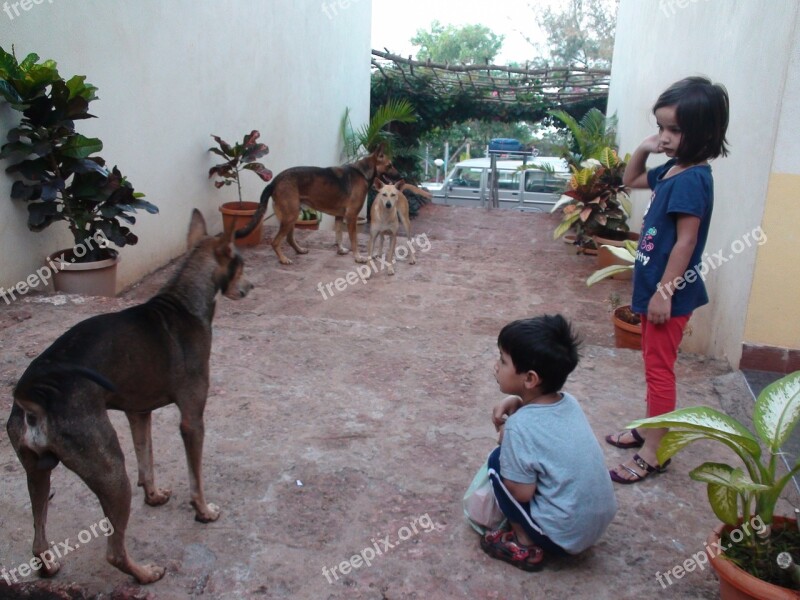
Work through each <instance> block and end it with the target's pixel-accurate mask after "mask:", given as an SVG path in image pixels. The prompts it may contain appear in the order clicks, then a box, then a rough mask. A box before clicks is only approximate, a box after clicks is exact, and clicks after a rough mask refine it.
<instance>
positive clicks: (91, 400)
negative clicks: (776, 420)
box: [7, 210, 253, 583]
mask: <svg viewBox="0 0 800 600" xmlns="http://www.w3.org/2000/svg"><path fill="white" fill-rule="evenodd" d="M232 240H233V231H230V232H227V233H226V234H225V235H224V236H223V237H221V238H220V237H209V236H208V235H207V234H206V225H205V221H204V220H203V217H202V215H201V214H200V213H199V212H198V211H197V210H195V211H194V212H193V213H192V220H191V225H190V227H189V236H188V243H189V250H188V252H187V256H186V259H185V260H184V262H183V264H182V265H181V267H180V268H179V269H178V271H177V272H176V274H175V275H174V276H173V278H172V280H171V281H170V282H169V283H167V284H166V285H165V286H164V287H163V288H162V289H161V291H160V292H159V293H158V294H156V295H155V296H154V297H153V298H151V299H150V300H149V301H147V302H145V303H144V304H140V305H138V306H133V307H131V308H128V309H126V310H123V311H120V312H116V313H109V314H104V315H98V316H96V317H92V318H90V319H87V320H85V321H82V322H80V323H78V324H77V325H75V326H74V327H72V328H71V329H70V330H69V331H67V332H66V333H64V334H63V335H62V336H61V337H59V338H58V339H57V340H56V341H55V342H53V344H52V345H51V346H50V347H49V348H48V349H47V350H45V351H44V352H42V354H40V355H39V356H38V357H37V358H35V359H34V360H33V362H31V364H30V365H29V366H28V368H27V369H26V370H25V373H23V375H22V377H21V378H20V380H19V383H18V384H17V386H16V388H15V389H14V404H13V406H12V409H11V416H10V417H9V419H8V424H7V429H8V435H9V437H10V438H11V444H12V445H13V446H14V450H16V452H17V456H19V460H20V462H22V465H23V466H24V467H25V471H26V473H27V477H28V491H29V492H30V497H31V508H32V510H33V528H34V539H33V555H34V556H35V557H37V560H39V562H40V563H41V564H42V566H41V570H40V571H39V573H40V575H42V576H45V577H49V576H52V575H54V574H55V573H57V572H58V570H59V568H60V565H59V564H58V562H56V561H55V556H54V554H53V552H52V551H51V550H49V544H48V540H49V539H50V538H48V537H47V535H46V533H45V522H46V520H47V502H48V496H49V493H50V471H51V470H52V469H53V468H54V467H55V466H56V465H57V464H58V462H59V461H61V462H63V463H64V466H66V467H67V468H68V469H70V470H72V471H74V472H75V473H76V474H77V475H78V476H79V477H80V478H81V479H83V481H84V482H85V483H86V485H87V486H89V488H90V489H91V490H92V491H93V492H94V493H95V494H96V495H97V498H98V499H99V500H100V506H101V507H102V509H103V512H104V513H105V515H106V519H107V522H108V523H110V524H111V527H112V528H113V530H112V533H111V534H110V536H109V537H108V546H107V550H106V558H107V559H108V561H109V562H110V563H111V564H112V565H114V566H115V567H117V568H118V569H120V570H121V571H124V572H125V573H128V574H130V575H133V576H134V577H135V578H136V579H137V580H138V581H139V583H151V582H153V581H157V580H158V579H160V578H161V577H163V575H164V568H163V567H159V566H156V565H152V564H149V565H140V564H137V563H136V562H134V561H133V560H132V559H131V558H130V557H129V556H128V553H127V551H126V549H125V528H126V527H127V525H128V516H129V514H130V508H131V484H130V481H129V480H128V476H127V474H126V472H125V457H124V456H123V454H122V449H121V448H120V445H119V440H118V439H117V434H116V432H115V431H114V427H113V426H112V424H111V421H110V420H109V418H108V414H107V411H108V410H109V409H115V410H121V411H124V412H125V414H126V415H127V417H128V421H129V422H130V426H131V433H132V434H133V443H134V447H135V449H136V459H137V461H138V463H139V485H140V486H142V487H144V494H145V496H144V500H145V502H146V503H147V504H149V505H151V506H157V505H159V504H164V503H165V502H166V501H167V500H169V497H170V493H171V492H170V491H169V490H164V489H160V488H157V487H156V486H155V480H154V477H153V446H152V441H151V431H150V422H151V419H150V413H151V411H153V410H155V409H157V408H161V407H162V406H166V405H167V404H172V403H175V404H177V405H178V409H179V410H180V414H181V424H180V430H181V436H182V437H183V442H184V445H185V447H186V457H187V459H188V463H189V482H190V488H191V499H192V500H191V502H192V505H193V506H194V509H195V513H196V514H195V519H196V520H198V521H200V522H203V523H207V522H209V521H215V520H216V519H217V518H219V508H218V507H216V506H214V505H213V504H207V503H206V500H205V498H204V496H203V478H202V472H201V464H202V454H203V431H204V429H203V410H204V408H205V404H206V395H207V392H208V363H209V356H210V353H211V319H212V318H213V316H214V306H215V298H216V295H217V293H218V292H220V291H221V292H222V293H223V294H224V295H225V296H227V297H228V298H232V299H238V298H242V297H244V296H245V295H246V294H247V292H248V291H249V290H250V289H251V288H252V287H253V286H252V285H251V284H250V283H249V282H247V281H246V280H245V279H244V278H243V275H242V273H243V267H244V263H243V262H242V259H241V257H240V256H239V255H238V254H237V252H236V250H235V248H234V246H233V244H232V243H231V242H232ZM104 531H105V530H104ZM59 556H60V554H59ZM31 564H33V561H32V562H31Z"/></svg>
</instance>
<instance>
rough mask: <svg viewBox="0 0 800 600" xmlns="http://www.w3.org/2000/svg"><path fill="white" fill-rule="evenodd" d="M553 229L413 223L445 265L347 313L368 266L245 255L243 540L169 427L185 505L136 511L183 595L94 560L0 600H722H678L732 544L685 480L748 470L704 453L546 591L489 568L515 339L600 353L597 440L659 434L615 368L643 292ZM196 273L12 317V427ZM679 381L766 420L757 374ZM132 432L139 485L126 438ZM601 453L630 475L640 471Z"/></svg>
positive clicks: (627, 503)
mask: <svg viewBox="0 0 800 600" xmlns="http://www.w3.org/2000/svg"><path fill="white" fill-rule="evenodd" d="M187 221H188V219H187ZM267 224H268V227H267V228H266V235H267V236H268V237H269V236H271V235H272V233H273V232H274V225H273V222H272V221H268V222H267ZM555 224H556V221H555V219H554V217H551V216H549V215H543V214H521V213H518V212H510V211H486V210H483V209H470V208H455V207H446V206H438V205H429V206H426V207H424V208H423V210H422V211H421V213H420V216H419V217H418V218H417V219H415V220H414V221H413V223H412V228H413V233H414V234H415V235H421V234H424V235H425V236H427V240H428V241H429V243H430V246H429V249H428V250H427V251H425V252H423V251H422V248H424V247H425V246H426V244H424V242H423V240H421V239H420V238H416V239H417V245H416V248H417V251H418V252H417V256H418V261H417V264H416V265H413V266H412V265H409V264H408V263H406V262H401V263H400V264H399V265H398V266H397V274H396V275H395V276H393V277H389V276H387V275H386V273H385V272H380V273H377V274H375V275H374V276H373V277H372V278H371V279H370V280H369V281H368V282H367V283H366V284H362V283H361V282H360V281H358V282H357V283H356V284H355V285H351V286H347V287H346V288H345V289H344V290H342V291H336V288H335V287H332V288H331V289H333V290H334V291H335V293H334V294H333V295H331V294H329V293H326V295H327V298H324V297H323V294H322V293H321V292H320V291H319V289H320V288H322V289H323V290H325V287H326V284H328V283H331V284H333V282H335V280H336V279H337V278H340V277H341V278H346V276H347V273H348V272H350V271H353V270H354V268H355V264H354V262H353V259H352V256H350V255H348V256H337V255H336V253H335V252H334V250H333V247H332V244H333V233H332V232H327V231H318V232H300V233H299V234H298V238H299V239H300V240H305V241H306V242H307V243H308V246H309V248H310V250H311V251H310V253H309V254H307V255H305V256H297V257H296V260H295V262H294V264H293V265H291V266H280V265H279V264H278V262H277V260H276V258H275V255H274V254H273V252H272V249H271V248H270V247H269V246H268V245H267V244H266V243H264V244H262V245H261V246H259V247H257V248H255V249H250V250H246V251H245V252H244V255H245V259H246V261H247V266H246V271H247V275H248V277H249V279H250V280H251V281H252V282H253V283H254V284H255V285H256V289H255V290H254V291H253V292H252V294H251V295H250V296H248V297H247V298H245V299H243V300H241V301H238V302H232V301H229V300H227V299H222V300H220V301H219V303H218V306H217V316H216V320H215V324H214V336H215V337H214V347H213V355H212V359H211V360H212V362H211V373H212V377H211V389H210V394H209V399H208V406H207V409H206V445H205V456H204V469H205V471H204V473H205V481H206V496H207V497H208V499H209V500H210V501H211V502H214V503H216V504H218V505H220V506H221V508H222V511H223V512H222V517H221V518H220V519H219V521H217V522H215V523H211V524H208V525H201V524H199V523H196V522H194V521H193V511H192V509H191V507H190V506H189V504H188V478H187V474H186V466H185V461H184V458H183V450H182V445H181V440H180V436H179V434H178V415H177V411H176V410H175V409H174V408H172V407H168V408H165V409H163V410H161V411H160V412H158V413H156V414H155V415H154V446H155V463H156V477H157V483H158V484H159V485H161V486H163V487H170V488H172V490H173V497H172V499H171V500H170V502H169V503H168V504H166V505H165V506H162V507H159V508H151V507H148V506H145V505H144V504H143V502H142V499H141V495H140V492H138V491H137V493H136V495H135V496H134V500H133V503H132V515H131V522H130V524H129V527H128V548H129V551H130V552H131V554H132V556H133V557H134V558H135V559H137V560H140V561H143V562H155V563H158V564H161V565H164V566H166V567H167V575H166V576H165V578H164V579H163V580H161V581H159V582H157V583H155V584H152V585H150V586H147V587H139V586H137V585H135V584H133V583H132V581H131V580H130V578H129V577H127V576H126V575H124V574H122V573H120V572H119V571H117V570H115V569H114V568H112V567H111V566H109V565H108V564H107V563H106V562H105V560H104V543H103V540H102V539H99V540H94V539H93V540H92V541H91V542H89V543H86V544H84V545H82V546H81V547H80V549H78V550H76V551H74V552H72V553H70V555H69V556H68V557H67V558H65V560H64V561H63V562H62V570H61V572H60V573H59V574H58V575H57V576H56V577H55V578H54V579H53V580H51V581H49V582H47V583H46V584H31V585H27V584H26V585H23V586H15V588H14V589H13V590H12V589H9V588H8V586H6V585H5V583H4V582H3V580H2V579H0V597H1V598H16V597H33V596H30V590H31V589H32V588H35V589H38V590H39V591H40V592H41V591H43V589H44V588H43V587H42V586H43V585H45V586H46V590H47V591H48V592H49V593H50V595H49V596H48V595H47V594H46V595H44V596H37V597H60V598H111V597H115V598H166V599H171V598H189V597H194V596H201V595H202V596H203V597H206V598H249V597H263V598H303V599H305V598H309V599H311V598H314V599H316V598H331V599H338V598H370V599H372V598H375V599H379V598H387V599H393V600H394V599H405V598H479V599H482V598H486V599H504V598H598V599H602V598H610V599H611V598H615V599H622V600H624V599H634V598H644V597H659V598H715V597H717V583H716V580H715V577H714V575H713V574H711V573H710V572H709V570H708V569H704V570H696V571H694V572H692V573H688V574H687V575H686V576H685V577H684V578H682V579H680V580H675V579H673V580H672V581H673V584H672V585H668V586H662V585H661V584H659V582H658V581H657V579H656V574H657V572H661V573H664V572H666V571H669V570H670V569H671V568H672V567H674V566H675V565H679V564H682V563H683V562H684V561H685V560H686V559H687V558H690V557H691V556H692V555H693V554H695V553H697V552H700V551H702V549H703V543H704V541H705V539H706V536H707V534H708V532H709V531H710V529H711V528H712V527H713V526H714V525H715V523H716V520H715V518H714V516H713V514H712V513H711V511H710V509H709V508H708V504H707V501H706V490H705V486H703V485H700V484H697V483H695V482H692V481H691V480H690V479H689V478H688V476H687V473H688V471H689V470H691V469H692V468H694V467H696V466H697V465H699V464H700V463H701V462H703V461H704V460H714V459H716V460H723V459H725V460H727V459H729V458H731V456H732V455H730V453H729V452H728V451H727V450H726V449H724V448H722V447H718V446H714V445H712V444H698V445H695V446H693V447H690V448H689V449H688V450H686V451H685V452H684V453H683V454H681V455H680V456H679V457H678V458H677V459H676V460H674V461H673V466H672V467H671V468H670V470H669V472H668V473H666V474H664V475H659V476H657V477H653V478H650V479H648V480H647V481H646V482H643V483H641V484H639V485H633V486H618V487H616V491H617V499H618V502H619V506H620V509H619V512H618V514H617V517H616V519H615V521H614V522H613V523H612V524H611V526H610V527H609V529H608V531H607V532H606V534H605V536H604V538H603V539H602V541H601V542H600V543H599V544H597V545H596V546H595V547H594V548H592V549H590V550H589V551H587V552H585V553H584V554H583V555H581V556H579V557H573V558H570V559H561V560H558V561H553V562H551V563H550V564H549V565H548V566H547V567H546V568H545V569H544V570H543V571H541V572H539V573H534V574H528V573H524V572H522V571H518V570H517V569H515V568H513V567H511V566H509V565H506V564H504V563H500V562H498V561H495V560H492V559H490V558H488V557H487V556H486V555H485V554H484V553H483V552H481V550H480V548H479V546H478V537H477V535H476V534H475V533H474V532H473V531H472V529H470V528H469V526H468V525H467V524H466V523H465V521H464V519H463V517H462V512H461V497H462V495H463V493H464V491H465V489H466V487H467V485H468V484H469V482H470V480H471V478H472V476H473V474H474V473H475V471H476V470H477V469H478V467H479V466H480V464H481V462H482V461H483V460H484V459H485V457H486V455H487V454H488V452H489V451H490V450H491V449H492V448H493V447H494V445H495V434H494V429H493V427H492V425H491V423H490V419H489V416H490V411H491V407H492V405H493V404H494V403H495V402H497V401H498V400H500V399H501V397H502V396H501V395H500V394H499V392H498V390H497V385H496V383H495V381H494V378H493V376H492V367H493V364H494V361H495V358H496V355H497V349H496V337H497V333H498V331H499V330H500V328H501V327H502V326H503V325H504V324H505V323H506V322H508V321H510V320H513V319H516V318H521V317H526V316H532V315H536V314H541V313H553V312H561V313H563V314H564V315H566V316H567V317H568V318H570V319H571V320H572V321H573V323H574V325H575V327H576V328H577V330H578V331H579V332H580V334H581V335H582V336H583V338H584V340H585V345H584V347H583V351H582V361H581V364H580V365H579V367H578V369H577V370H576V372H575V373H574V374H573V376H572V377H571V378H570V380H569V382H568V385H567V389H568V390H569V391H571V392H572V393H573V394H575V395H576V396H577V397H578V398H579V399H580V400H581V402H582V404H583V407H584V410H585V412H586V414H587V416H588V418H589V421H590V422H591V423H592V425H593V428H594V431H595V433H596V435H597V437H598V439H600V440H602V437H603V436H604V435H605V434H606V433H610V432H612V431H615V430H617V429H618V428H619V427H621V426H622V425H624V424H625V423H627V422H629V421H630V420H632V419H634V418H638V417H640V416H643V413H644V404H643V392H644V381H643V374H642V365H641V359H640V356H639V354H638V353H637V352H634V351H631V350H619V349H615V348H614V347H613V334H612V326H611V323H610V320H609V308H608V305H607V302H606V300H607V298H608V296H609V294H610V293H611V292H616V293H618V294H620V296H621V297H622V298H623V299H625V298H627V297H628V295H629V293H630V283H629V282H617V281H606V282H603V283H601V284H598V285H597V286H594V287H593V288H586V286H585V284H584V281H585V278H586V277H587V276H588V275H589V274H590V273H591V272H592V271H593V270H594V260H593V259H591V258H588V257H585V256H576V255H574V254H570V253H569V252H568V247H567V246H566V245H565V244H563V243H562V242H560V241H553V240H552V230H553V228H554V226H555ZM269 225H272V226H271V227H270V226H269ZM361 240H362V244H364V245H365V243H366V236H365V235H362V236H361ZM407 243H408V240H406V239H405V238H400V240H399V243H398V245H404V244H407ZM286 251H287V254H288V256H290V257H292V258H295V255H294V252H293V251H292V250H291V249H288V248H287V250H286ZM174 267H175V264H172V265H169V266H168V267H166V268H165V269H162V270H160V271H158V272H156V273H154V274H153V275H151V276H150V277H148V278H146V279H145V280H144V281H143V282H141V284H139V285H138V286H136V287H135V288H133V289H131V290H129V291H128V292H127V293H125V294H123V295H121V296H120V297H118V298H114V299H99V298H80V297H65V296H54V295H49V296H46V295H39V296H31V297H27V298H24V299H23V300H21V301H19V302H17V303H15V304H13V305H11V306H5V305H2V306H0V385H2V388H3V392H4V393H3V394H2V399H0V407H2V408H3V409H4V411H5V413H6V414H8V411H9V410H10V397H11V390H12V388H13V386H14V384H15V382H16V380H17V379H18V378H19V376H20V375H21V373H22V372H23V370H24V369H25V367H26V366H27V364H28V362H29V361H30V359H31V358H32V357H34V356H36V355H37V354H38V353H39V352H41V351H42V350H44V348H46V347H47V346H48V345H49V344H50V343H51V342H52V341H53V340H54V339H55V338H56V337H57V336H58V335H60V334H61V333H62V332H63V331H64V330H65V329H66V328H68V327H69V326H71V325H73V324H74V323H76V322H78V321H79V320H82V319H84V318H86V317H88V316H90V315H94V314H97V313H100V312H107V311H112V310H118V309H120V308H124V307H127V306H130V305H133V304H135V303H138V302H140V301H142V300H144V299H146V298H147V297H149V296H150V295H152V294H153V293H154V292H155V291H156V290H157V289H158V288H159V286H160V285H162V284H163V282H164V281H165V279H166V278H167V277H168V275H169V274H170V273H171V272H172V271H173V269H174ZM320 284H321V285H320ZM334 285H335V284H334ZM677 373H678V382H679V404H680V405H684V406H685V405H694V404H704V405H709V406H714V407H719V406H720V405H721V400H722V404H725V405H728V406H733V407H734V408H736V407H738V408H739V409H741V410H746V409H747V407H748V406H749V404H748V403H750V402H751V397H750V394H749V391H748V389H747V387H746V384H745V383H744V379H743V378H742V376H741V374H740V373H738V372H731V371H730V370H729V369H728V368H727V366H726V365H725V364H724V363H722V362H719V361H714V360H707V359H704V358H702V357H698V356H689V355H682V356H681V357H680V360H679V363H678V366H677ZM143 376H146V374H143ZM742 407H743V408H742ZM112 417H113V422H114V424H115V426H116V427H117V430H118V432H119V436H120V440H121V443H122V446H123V449H124V451H125V453H126V456H127V459H128V461H127V469H128V473H129V476H130V477H131V479H132V481H135V480H136V479H135V477H136V474H135V469H136V465H135V458H134V454H133V448H132V445H131V441H130V433H129V431H128V429H127V421H126V420H125V418H124V416H123V415H120V414H113V415H112ZM564 433H565V435H568V434H569V433H568V432H564ZM602 446H603V450H604V452H605V453H606V457H607V462H608V464H609V466H613V465H615V464H617V463H618V462H619V461H620V460H622V459H624V458H625V457H626V456H628V455H629V454H631V452H630V451H627V452H626V451H621V450H618V449H615V448H612V447H610V446H608V445H606V444H602ZM0 468H1V469H2V473H3V475H4V477H3V482H2V486H3V487H2V495H0V565H2V567H4V568H6V569H10V568H13V567H15V566H17V565H19V564H21V563H22V562H23V561H27V560H28V558H29V551H30V544H31V539H32V526H31V518H30V506H29V500H28V494H27V489H26V485H25V476H24V471H23V469H22V467H21V465H20V464H19V463H18V461H17V459H16V457H15V455H14V453H13V451H12V449H11V447H10V444H9V442H8V439H7V437H6V436H5V435H0ZM53 482H54V483H53V486H54V490H55V496H54V498H53V500H52V501H51V505H50V510H49V520H48V536H49V538H50V539H52V540H53V541H54V542H55V541H60V540H65V539H67V538H71V539H72V540H73V542H74V541H75V538H76V536H77V535H78V534H79V532H81V531H82V530H84V529H86V528H87V527H89V526H90V525H91V524H94V523H96V522H98V521H99V520H100V519H102V513H101V511H100V508H99V505H98V503H97V500H96V498H95V497H94V495H93V494H92V493H91V492H89V491H88V489H87V488H86V487H85V485H84V484H83V483H82V482H81V481H80V480H79V479H78V478H77V477H76V476H75V475H74V474H72V473H71V472H69V471H68V470H66V469H65V468H64V467H63V466H60V467H58V468H57V469H56V470H55V471H54V475H53ZM792 500H793V501H796V498H793V499H792ZM795 503H796V502H795ZM412 523H416V532H414V531H413V529H414V528H413V526H412ZM387 536H388V537H389V542H390V543H392V544H393V547H392V548H390V549H385V551H384V552H383V554H382V555H379V556H376V558H375V559H374V561H373V562H372V564H371V565H370V566H367V565H364V564H362V565H361V566H360V567H359V568H357V569H353V570H352V571H351V572H350V573H348V574H346V575H339V576H338V578H337V577H334V576H332V575H329V576H327V577H326V575H325V574H324V571H323V568H327V569H328V572H329V573H330V572H331V568H332V567H334V566H335V565H339V564H340V563H342V562H343V561H347V560H349V559H350V557H351V556H353V555H355V554H357V553H359V552H361V551H362V550H364V549H367V548H373V547H375V545H376V544H379V547H382V545H383V542H381V540H383V539H384V538H386V537H387ZM401 537H406V538H407V539H405V540H401V539H400V538H401ZM27 579H28V580H29V581H35V578H33V577H28V578H27ZM329 580H330V581H329Z"/></svg>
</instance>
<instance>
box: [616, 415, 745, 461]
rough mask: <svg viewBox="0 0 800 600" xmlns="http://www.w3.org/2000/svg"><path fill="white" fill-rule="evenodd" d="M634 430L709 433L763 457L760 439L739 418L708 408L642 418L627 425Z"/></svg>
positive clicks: (715, 437)
mask: <svg viewBox="0 0 800 600" xmlns="http://www.w3.org/2000/svg"><path fill="white" fill-rule="evenodd" d="M634 427H645V428H664V427H666V428H668V429H679V430H684V431H694V432H699V433H708V434H711V436H710V437H712V439H719V438H720V437H724V438H726V439H728V440H730V441H732V442H734V443H735V444H737V445H739V446H741V447H742V448H744V449H745V450H746V452H747V453H748V454H750V455H751V456H753V457H756V458H758V457H760V456H761V448H760V446H759V445H758V440H757V439H756V438H755V436H754V435H753V434H752V433H750V432H749V431H748V430H747V429H746V428H745V427H744V425H742V424H741V423H739V422H738V421H737V420H736V419H733V418H731V417H729V416H728V415H726V414H724V413H721V412H720V411H718V410H715V409H713V408H710V407H708V406H694V407H689V408H681V409H678V410H676V411H673V412H671V413H667V414H664V415H659V416H657V417H650V418H649V419H639V420H637V421H634V422H633V423H631V424H630V425H628V426H627V428H628V429H632V428H634Z"/></svg>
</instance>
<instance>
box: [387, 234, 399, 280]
mask: <svg viewBox="0 0 800 600" xmlns="http://www.w3.org/2000/svg"><path fill="white" fill-rule="evenodd" d="M389 237H390V238H391V243H390V244H389V245H390V248H389V258H388V263H389V269H388V271H389V275H394V262H395V260H396V259H395V255H394V249H395V247H396V246H397V229H393V230H392V231H390V232H389Z"/></svg>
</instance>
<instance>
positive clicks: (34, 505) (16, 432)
mask: <svg viewBox="0 0 800 600" xmlns="http://www.w3.org/2000/svg"><path fill="white" fill-rule="evenodd" d="M24 418H25V417H24V412H23V410H22V409H21V408H20V407H19V406H17V405H16V404H14V405H13V406H12V408H11V416H10V417H9V419H8V423H7V425H6V430H7V431H8V437H9V438H10V440H11V445H12V446H13V447H14V450H16V452H17V456H18V457H19V461H20V462H21V463H22V466H23V467H24V468H25V473H26V475H27V478H28V494H29V495H30V498H31V511H32V512H33V546H32V548H31V551H32V552H33V556H36V557H39V558H40V559H42V554H43V553H44V552H46V551H48V549H49V547H50V545H49V544H48V542H47V534H46V533H45V525H46V524H47V504H48V498H49V496H50V471H52V468H50V469H41V468H37V462H38V460H39V457H38V456H37V455H36V454H35V453H34V452H33V451H31V450H29V449H28V448H25V447H23V446H21V441H22V436H23V435H24V431H25V424H24V422H23V419H24ZM52 554H53V553H52V552H51V551H49V552H48V554H47V555H46V556H45V558H47V557H48V556H49V557H50V559H54V558H55V556H52ZM50 559H48V560H42V568H41V569H40V570H39V576H40V577H52V576H53V575H55V574H56V573H58V570H59V569H60V568H61V565H60V564H59V563H58V562H56V561H55V560H50Z"/></svg>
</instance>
